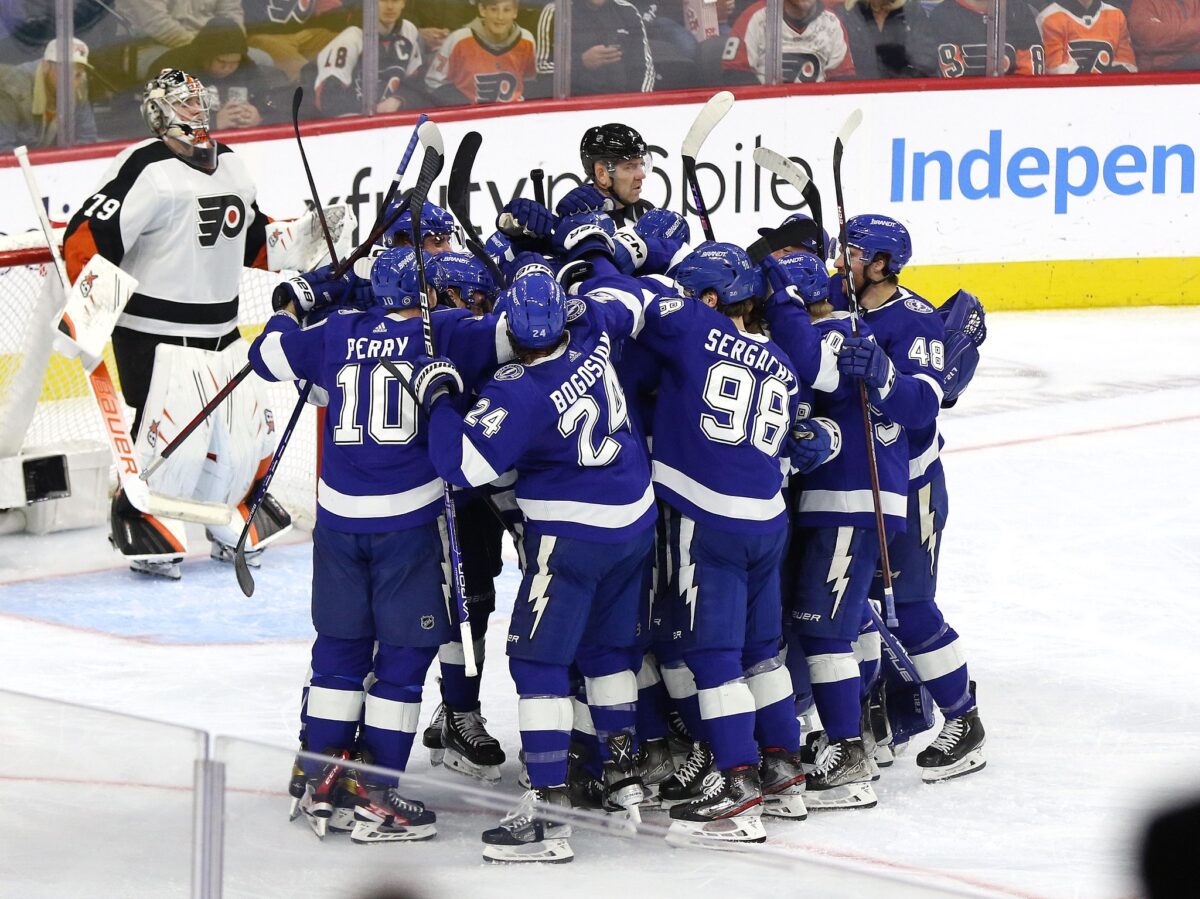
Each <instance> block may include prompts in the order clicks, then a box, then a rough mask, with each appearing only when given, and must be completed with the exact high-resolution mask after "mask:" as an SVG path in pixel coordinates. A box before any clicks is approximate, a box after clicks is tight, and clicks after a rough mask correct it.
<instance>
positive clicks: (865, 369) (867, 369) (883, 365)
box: [837, 337, 896, 400]
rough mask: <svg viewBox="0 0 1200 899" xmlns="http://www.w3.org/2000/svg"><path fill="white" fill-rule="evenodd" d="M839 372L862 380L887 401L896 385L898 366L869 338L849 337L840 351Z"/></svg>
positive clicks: (880, 397)
mask: <svg viewBox="0 0 1200 899" xmlns="http://www.w3.org/2000/svg"><path fill="white" fill-rule="evenodd" d="M837 365H838V371H840V372H841V373H842V374H844V375H849V376H850V377H852V378H861V379H862V380H863V381H865V382H866V384H867V386H868V387H871V388H874V389H875V390H876V391H878V393H879V399H881V400H886V399H887V398H888V394H890V393H891V392H892V388H893V387H894V386H895V385H896V366H894V365H892V360H891V359H889V358H888V355H887V353H885V352H884V351H883V348H882V347H881V346H880V345H879V344H877V343H876V342H875V341H874V340H873V339H871V338H869V337H847V338H846V339H845V341H843V342H842V348H841V350H839V351H838V362H837Z"/></svg>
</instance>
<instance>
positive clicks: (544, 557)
mask: <svg viewBox="0 0 1200 899" xmlns="http://www.w3.org/2000/svg"><path fill="white" fill-rule="evenodd" d="M557 541H558V538H557V537H541V538H539V540H538V554H537V569H536V570H537V572H538V573H537V574H535V575H534V576H533V578H532V579H531V580H530V582H529V604H530V605H532V606H533V627H531V628H530V629H529V639H531V640H532V639H533V635H534V634H536V633H537V629H538V625H539V624H541V623H542V613H543V612H545V611H546V605H547V603H549V602H550V581H551V579H552V578H553V577H554V575H552V574H550V554H551V553H552V552H554V544H555V543H556V542H557Z"/></svg>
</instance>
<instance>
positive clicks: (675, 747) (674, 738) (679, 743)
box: [667, 712, 695, 768]
mask: <svg viewBox="0 0 1200 899" xmlns="http://www.w3.org/2000/svg"><path fill="white" fill-rule="evenodd" d="M694 742H695V740H693V739H692V735H691V734H690V733H688V729H687V725H686V724H684V723H683V716H682V715H680V714H679V713H678V712H671V713H670V714H669V715H668V716H667V743H668V744H669V745H670V747H671V758H672V760H673V761H674V762H675V767H676V768H678V767H679V766H680V765H682V764H683V763H684V761H685V760H686V759H687V757H688V756H689V755H690V754H691V752H692V743H694Z"/></svg>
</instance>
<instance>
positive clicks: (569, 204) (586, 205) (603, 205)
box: [554, 184, 616, 218]
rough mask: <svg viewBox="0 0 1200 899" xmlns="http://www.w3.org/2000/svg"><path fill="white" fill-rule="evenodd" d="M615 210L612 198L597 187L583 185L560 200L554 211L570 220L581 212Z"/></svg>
mask: <svg viewBox="0 0 1200 899" xmlns="http://www.w3.org/2000/svg"><path fill="white" fill-rule="evenodd" d="M615 208H616V203H614V202H613V200H612V198H611V197H606V196H604V194H602V193H601V192H600V189H599V188H598V187H596V185H594V184H581V185H579V187H577V188H575V189H574V190H572V191H571V192H570V193H568V194H567V195H566V196H565V197H563V198H562V199H561V200H559V201H558V205H557V206H555V207H554V211H555V212H557V213H558V214H559V215H561V216H562V217H563V218H568V217H569V216H573V215H579V214H580V213H581V212H611V211H612V210H613V209H615Z"/></svg>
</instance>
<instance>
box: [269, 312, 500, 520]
mask: <svg viewBox="0 0 1200 899" xmlns="http://www.w3.org/2000/svg"><path fill="white" fill-rule="evenodd" d="M431 321H432V325H433V339H434V346H435V348H437V350H438V351H439V352H440V353H441V354H442V355H445V356H449V357H450V358H452V359H453V360H454V361H455V362H456V364H457V365H458V366H459V367H460V371H461V372H462V374H463V380H464V381H465V382H466V384H467V386H468V388H469V387H470V386H471V385H472V384H474V383H475V382H476V381H478V380H480V379H481V378H482V377H483V376H484V375H485V374H486V373H487V372H490V371H491V370H492V369H493V368H495V366H496V363H497V353H498V352H501V353H503V356H502V357H501V359H502V360H506V359H509V358H511V349H510V348H509V347H508V341H507V340H506V338H505V336H504V334H505V331H504V323H503V319H502V318H500V317H498V316H485V317H483V318H472V317H471V315H470V313H469V312H467V311H466V310H460V309H456V310H436V311H435V312H434V313H433V316H432V319H431ZM424 352H425V344H424V339H423V336H422V331H421V320H420V318H417V317H411V318H406V319H400V318H398V317H396V316H395V315H389V314H384V312H383V311H382V310H368V311H366V312H360V311H358V310H349V309H342V310H338V312H337V313H336V314H334V315H331V316H330V317H329V318H327V319H325V320H324V321H322V322H321V323H320V324H318V325H313V326H312V327H309V328H301V327H300V326H299V324H297V323H296V320H295V319H294V318H292V317H291V316H289V315H282V314H281V315H275V316H273V317H272V318H271V320H270V321H269V322H268V323H267V327H266V329H265V330H264V331H263V333H262V334H261V335H260V336H259V337H258V339H256V340H255V341H254V344H253V346H252V347H251V348H250V362H251V364H252V365H253V366H254V370H255V371H256V372H258V374H260V375H261V376H262V377H264V378H266V379H268V380H271V381H292V380H297V379H300V380H306V381H312V382H313V384H315V385H318V386H320V387H322V388H324V389H325V390H326V391H327V392H328V393H329V405H328V407H327V409H326V414H325V429H324V433H323V434H322V438H321V439H322V444H321V450H322V455H321V473H320V480H319V481H318V482H317V523H318V524H321V525H323V526H325V527H328V528H331V529H332V530H335V531H345V532H348V533H355V534H373V533H382V532H385V531H396V530H403V529H406V528H411V527H416V526H417V525H420V524H424V523H425V522H427V521H432V520H433V519H435V518H436V517H437V516H438V515H439V514H440V513H441V509H442V482H441V479H440V478H439V477H438V475H437V472H435V471H434V469H433V465H432V464H431V463H430V461H429V453H428V450H427V440H428V435H427V432H426V428H425V423H424V421H423V420H422V417H421V416H419V415H418V413H417V404H416V401H415V400H414V399H413V398H412V396H411V395H410V394H409V393H408V391H406V390H404V389H403V388H402V387H401V386H400V383H399V381H398V380H397V379H396V376H395V375H393V374H392V373H391V372H390V371H388V369H387V368H386V367H385V366H384V365H383V364H382V362H381V360H382V359H388V360H390V361H391V362H392V364H393V365H395V366H396V368H398V369H399V370H400V373H401V374H402V375H403V376H404V377H406V378H411V377H412V362H411V360H412V359H414V358H416V357H417V356H419V355H421V354H423V353H424Z"/></svg>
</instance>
